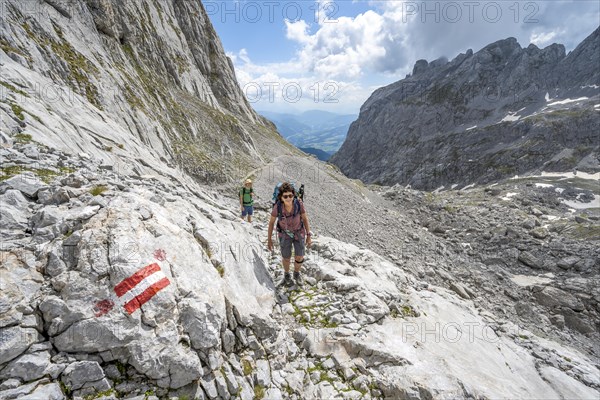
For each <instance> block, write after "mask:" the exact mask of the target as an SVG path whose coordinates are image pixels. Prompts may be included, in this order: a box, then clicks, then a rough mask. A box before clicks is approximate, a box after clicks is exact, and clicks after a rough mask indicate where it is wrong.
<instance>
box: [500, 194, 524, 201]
mask: <svg viewBox="0 0 600 400" xmlns="http://www.w3.org/2000/svg"><path fill="white" fill-rule="evenodd" d="M518 194H519V193H516V192H510V193H506V195H505V196H504V197H500V198H501V199H502V200H507V201H508V200H510V198H511V197H514V196H516V195H518Z"/></svg>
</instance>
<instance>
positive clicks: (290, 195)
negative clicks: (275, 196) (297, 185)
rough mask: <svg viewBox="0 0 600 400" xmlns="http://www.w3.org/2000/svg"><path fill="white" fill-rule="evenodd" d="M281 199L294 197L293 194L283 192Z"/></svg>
mask: <svg viewBox="0 0 600 400" xmlns="http://www.w3.org/2000/svg"><path fill="white" fill-rule="evenodd" d="M281 198H282V199H292V198H294V195H293V194H284V195H283V196H281Z"/></svg>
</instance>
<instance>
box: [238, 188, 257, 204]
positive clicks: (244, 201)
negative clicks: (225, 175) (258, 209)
mask: <svg viewBox="0 0 600 400" xmlns="http://www.w3.org/2000/svg"><path fill="white" fill-rule="evenodd" d="M248 193H254V189H253V188H250V189H248V190H246V187H245V186H242V188H241V189H240V193H239V195H240V196H242V203H243V204H244V205H250V204H251V203H253V201H252V200H253V199H252V197H250V202H248V203H247V202H246V198H245V197H246V194H248Z"/></svg>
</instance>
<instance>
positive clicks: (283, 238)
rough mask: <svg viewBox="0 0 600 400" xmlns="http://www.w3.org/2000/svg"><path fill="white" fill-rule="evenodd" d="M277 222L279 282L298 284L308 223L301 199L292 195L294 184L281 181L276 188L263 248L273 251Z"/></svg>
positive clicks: (308, 238)
mask: <svg viewBox="0 0 600 400" xmlns="http://www.w3.org/2000/svg"><path fill="white" fill-rule="evenodd" d="M275 221H277V236H278V238H279V247H280V248H281V257H282V258H283V269H284V271H285V274H284V278H283V281H282V282H281V283H280V285H285V286H288V287H289V286H293V285H294V281H295V282H296V285H298V286H302V284H303V283H304V282H303V279H302V277H301V275H300V268H301V267H302V263H303V262H304V248H305V241H306V246H308V247H310V245H311V244H312V241H311V233H310V225H309V224H308V216H307V214H306V210H305V209H304V204H303V203H302V200H299V199H298V198H296V193H295V191H294V187H293V186H292V185H291V184H290V183H288V182H285V183H283V184H282V185H281V187H280V188H279V194H278V196H277V202H276V203H275V205H274V206H273V211H272V212H271V220H270V221H269V232H268V235H269V238H268V241H267V248H268V249H269V251H273V241H272V239H271V237H272V234H273V227H274V226H275ZM292 246H294V281H292V276H291V274H290V260H291V257H292Z"/></svg>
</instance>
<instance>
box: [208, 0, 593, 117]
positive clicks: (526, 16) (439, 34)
mask: <svg viewBox="0 0 600 400" xmlns="http://www.w3.org/2000/svg"><path fill="white" fill-rule="evenodd" d="M203 4H204V6H205V8H206V11H207V13H208V15H209V17H210V18H211V21H212V23H213V25H214V27H215V29H216V31H217V33H218V35H219V37H220V38H221V41H222V43H223V47H224V48H225V51H226V52H227V54H228V55H229V56H230V57H231V59H232V60H233V62H234V66H235V68H236V75H237V77H238V81H239V83H240V86H241V87H242V89H243V90H244V92H245V94H246V97H247V98H248V100H249V101H250V102H251V103H252V104H253V106H254V108H255V109H257V110H268V111H277V112H288V113H297V112H301V111H305V110H308V109H321V110H326V111H332V112H340V113H358V110H359V109H360V106H361V105H362V104H363V103H364V101H365V100H366V99H367V98H368V97H369V95H370V94H371V93H372V92H373V91H374V90H375V89H376V88H378V87H381V86H385V85H387V84H390V83H392V82H395V81H398V80H400V79H402V78H404V77H405V76H406V74H407V73H410V72H411V71H412V67H413V65H414V63H415V61H417V60H418V59H427V60H429V61H431V60H434V59H436V58H439V57H442V56H444V57H448V58H449V59H452V58H454V57H455V56H456V55H458V54H459V53H462V52H465V51H466V50H467V49H473V50H474V51H478V50H479V49H481V48H482V47H484V46H485V45H487V44H489V43H491V42H494V41H496V40H500V39H505V38H507V37H510V36H512V37H516V38H517V40H518V41H519V43H520V44H521V46H522V47H526V46H528V45H529V44H530V43H534V44H536V45H537V46H538V47H545V46H547V45H550V44H552V43H562V44H564V45H565V47H566V49H567V52H568V51H570V50H573V48H574V47H575V46H576V45H577V44H579V43H580V42H581V41H582V40H583V39H585V37H587V36H588V35H589V34H590V33H592V31H593V30H594V29H596V28H597V27H598V25H599V24H600V2H599V1H598V0H590V1H587V0H577V1H538V2H536V1H516V0H511V1H466V0H465V1H408V0H397V1H368V0H347V1H338V0H317V1H269V0H265V1H251V0H242V1H234V0H227V1H203Z"/></svg>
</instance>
